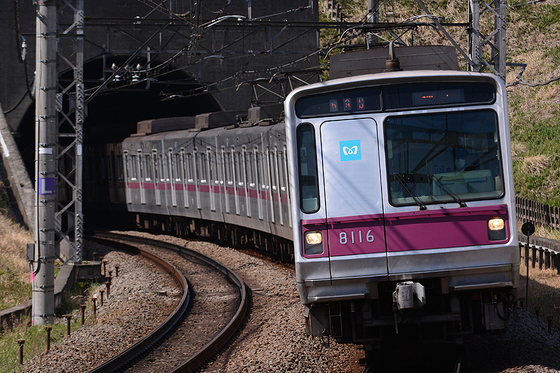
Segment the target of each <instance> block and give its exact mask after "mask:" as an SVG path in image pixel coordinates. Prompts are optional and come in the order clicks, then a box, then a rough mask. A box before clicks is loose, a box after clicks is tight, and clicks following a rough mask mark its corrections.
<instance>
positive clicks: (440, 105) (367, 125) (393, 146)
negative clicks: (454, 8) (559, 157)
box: [84, 69, 520, 351]
mask: <svg viewBox="0 0 560 373" xmlns="http://www.w3.org/2000/svg"><path fill="white" fill-rule="evenodd" d="M393 70H394V71H387V72H379V73H374V74H365V75H356V76H350V77H341V78H337V79H332V80H328V81H325V82H319V83H313V84H310V85H306V86H303V87H300V88H297V89H295V90H293V91H292V92H291V93H290V94H289V95H288V97H287V98H286V100H285V101H284V103H283V105H271V106H266V107H265V106H263V107H254V108H251V109H249V111H248V112H217V113H209V114H203V115H199V116H196V117H184V118H168V119H157V120H150V121H144V122H140V123H139V124H138V129H137V133H136V134H132V135H131V136H130V137H128V138H126V139H125V140H124V141H122V142H118V143H112V144H103V146H101V147H97V149H93V150H92V151H91V152H87V153H86V154H90V157H91V159H90V162H92V163H94V164H93V165H92V166H91V167H92V169H96V170H97V172H98V174H99V176H92V177H91V183H89V182H86V183H84V184H85V185H86V186H88V187H91V188H93V189H95V190H92V191H91V195H92V196H94V199H96V201H101V199H108V200H109V201H110V202H111V204H112V205H113V206H119V207H113V208H112V211H114V213H115V214H116V213H117V212H123V213H126V214H128V215H127V216H132V217H133V220H134V224H136V226H137V227H139V228H142V229H159V230H162V231H168V232H174V233H176V234H179V235H182V236H188V235H193V234H195V235H198V236H200V237H207V238H210V239H215V240H217V241H221V242H226V243H229V244H232V245H240V246H244V247H250V248H253V249H255V250H257V251H260V252H264V253H270V254H274V255H275V256H276V257H279V258H281V259H282V260H284V261H287V262H292V263H294V265H295V270H296V280H297V287H298V290H299V294H300V299H301V302H302V303H303V305H304V306H305V313H304V315H303V317H304V320H305V325H306V330H307V332H308V334H310V335H313V336H326V335H329V336H331V337H333V338H335V339H337V340H338V341H341V342H343V343H355V344H362V345H364V346H367V350H368V351H371V350H375V349H378V348H380V347H381V346H383V345H384V344H385V343H388V342H390V341H396V342H398V341H399V340H400V341H412V340H415V341H416V340H422V341H445V342H454V343H460V341H461V340H462V338H463V337H464V336H465V335H468V334H472V333H483V332H489V331H499V330H503V329H504V328H505V327H506V320H507V318H508V317H509V315H510V312H511V307H512V304H513V302H514V300H515V296H516V289H517V287H518V284H519V261H520V259H519V247H518V240H517V227H516V213H515V192H514V184H513V176H512V158H511V152H510V135H509V124H508V105H507V93H506V88H505V85H504V83H503V82H502V81H501V80H500V79H499V78H497V77H495V76H493V75H490V74H483V73H478V72H464V71H454V70H402V71H398V70H399V69H393ZM100 159H101V161H99V160H100ZM101 183H102V184H103V187H102V188H97V187H98V186H99V185H100V184H101ZM99 190H101V192H99ZM95 193H100V194H97V195H96V194H95ZM86 194H87V191H86ZM115 216H116V215H115Z"/></svg>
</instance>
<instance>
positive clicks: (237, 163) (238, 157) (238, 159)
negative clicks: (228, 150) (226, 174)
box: [232, 150, 244, 187]
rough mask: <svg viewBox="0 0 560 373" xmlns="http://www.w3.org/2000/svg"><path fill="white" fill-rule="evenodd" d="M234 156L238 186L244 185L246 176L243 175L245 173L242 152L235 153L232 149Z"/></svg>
mask: <svg viewBox="0 0 560 373" xmlns="http://www.w3.org/2000/svg"><path fill="white" fill-rule="evenodd" d="M232 156H233V157H234V165H233V168H234V169H235V181H236V182H237V186H239V187H242V186H243V180H244V177H243V176H241V175H242V174H243V172H242V171H243V170H242V168H241V153H239V152H236V153H234V152H233V150H232Z"/></svg>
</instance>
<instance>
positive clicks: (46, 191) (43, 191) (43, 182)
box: [39, 177, 56, 196]
mask: <svg viewBox="0 0 560 373" xmlns="http://www.w3.org/2000/svg"><path fill="white" fill-rule="evenodd" d="M55 185H56V183H55V179H54V177H46V178H39V195H41V196H43V195H50V194H54V193H55Z"/></svg>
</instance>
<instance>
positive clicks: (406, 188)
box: [393, 173, 427, 210]
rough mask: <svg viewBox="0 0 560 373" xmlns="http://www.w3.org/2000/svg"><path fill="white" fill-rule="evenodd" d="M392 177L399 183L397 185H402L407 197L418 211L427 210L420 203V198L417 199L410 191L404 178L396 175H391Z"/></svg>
mask: <svg viewBox="0 0 560 373" xmlns="http://www.w3.org/2000/svg"><path fill="white" fill-rule="evenodd" d="M393 176H394V177H395V178H396V179H397V180H398V181H399V183H400V184H401V185H402V187H403V188H404V190H406V192H407V193H408V195H409V196H411V197H412V199H413V200H414V202H416V204H417V205H418V206H419V207H420V210H426V209H427V207H426V205H425V204H424V203H423V202H422V201H420V198H418V196H417V195H416V193H414V192H413V191H412V189H410V187H409V186H408V184H407V183H406V180H405V179H404V177H403V176H402V175H401V174H398V173H395V174H393Z"/></svg>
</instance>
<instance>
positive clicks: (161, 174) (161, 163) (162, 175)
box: [158, 154, 167, 183]
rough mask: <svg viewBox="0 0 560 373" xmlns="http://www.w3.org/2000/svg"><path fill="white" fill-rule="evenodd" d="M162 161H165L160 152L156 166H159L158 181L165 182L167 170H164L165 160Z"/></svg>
mask: <svg viewBox="0 0 560 373" xmlns="http://www.w3.org/2000/svg"><path fill="white" fill-rule="evenodd" d="M164 161H165V160H164V159H163V155H162V154H160V155H159V159H158V166H159V167H158V168H159V170H160V172H159V178H160V179H159V181H160V182H162V183H165V179H166V174H167V172H166V170H165V162H164Z"/></svg>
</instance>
